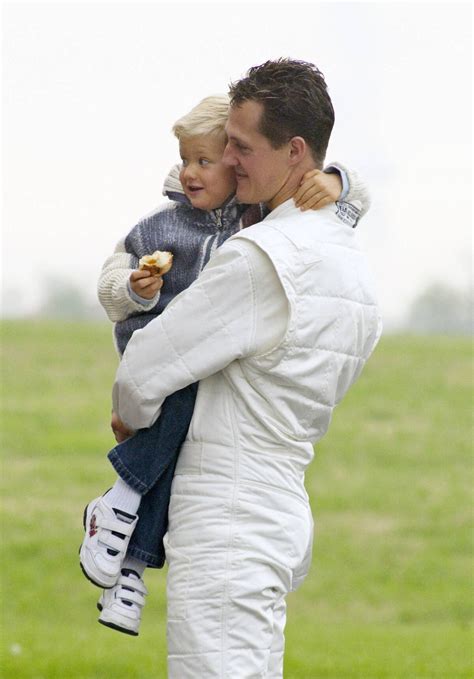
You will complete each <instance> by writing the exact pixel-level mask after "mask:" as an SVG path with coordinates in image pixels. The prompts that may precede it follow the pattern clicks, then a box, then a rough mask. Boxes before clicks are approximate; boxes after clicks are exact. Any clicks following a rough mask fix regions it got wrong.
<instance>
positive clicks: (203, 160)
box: [199, 158, 209, 165]
mask: <svg viewBox="0 0 474 679" xmlns="http://www.w3.org/2000/svg"><path fill="white" fill-rule="evenodd" d="M199 165H209V161H208V160H207V158H199Z"/></svg>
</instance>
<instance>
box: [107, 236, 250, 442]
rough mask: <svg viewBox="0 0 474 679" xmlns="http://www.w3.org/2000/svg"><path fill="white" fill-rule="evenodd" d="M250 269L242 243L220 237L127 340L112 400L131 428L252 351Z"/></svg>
mask: <svg viewBox="0 0 474 679" xmlns="http://www.w3.org/2000/svg"><path fill="white" fill-rule="evenodd" d="M256 315H257V311H256V289H255V272H254V271H253V269H252V266H251V261H250V258H249V257H248V256H247V255H246V253H245V247H243V246H242V245H241V244H240V243H237V242H233V243H231V242H228V243H225V244H224V245H223V246H221V248H220V249H219V250H218V252H217V253H216V255H215V256H214V257H213V258H212V259H211V261H210V262H209V264H208V265H207V266H206V267H205V268H204V270H203V271H202V273H201V275H200V276H199V278H198V279H197V280H196V281H195V282H194V283H193V284H192V285H191V286H190V287H189V288H188V289H187V290H185V291H184V292H182V293H181V294H180V295H178V296H177V297H176V298H175V299H174V300H173V301H172V302H171V303H170V304H169V305H168V307H167V308H166V309H165V311H164V312H163V313H162V314H161V315H160V316H158V317H157V318H155V319H153V320H152V321H151V322H150V323H149V324H148V325H147V326H146V327H145V328H143V329H142V330H137V331H135V333H134V334H133V336H132V338H131V340H130V342H129V343H128V345H127V348H126V350H125V353H124V355H123V357H122V361H121V363H120V366H119V368H118V371H117V376H116V381H115V384H114V387H113V407H114V410H115V412H116V413H117V414H118V415H119V417H120V419H121V420H122V421H123V422H124V423H125V424H126V425H127V426H129V427H130V428H131V429H134V430H135V429H141V428H145V427H150V426H151V425H152V424H153V423H154V422H155V421H156V419H157V418H158V416H159V414H160V410H161V405H162V403H163V401H164V400H165V398H166V397H167V396H169V395H170V394H172V393H174V392H175V391H178V390H179V389H182V388H183V387H185V386H186V385H188V384H191V383H193V382H197V381H199V380H201V379H203V378H205V377H208V376H209V375H212V374H214V373H216V372H218V371H220V370H222V369H223V368H225V367H226V366H227V365H228V364H229V363H231V362H232V361H234V360H236V359H238V358H242V357H244V356H248V355H250V354H252V353H253V352H255V351H256V349H257V345H256V338H255V329H256V325H257V320H256Z"/></svg>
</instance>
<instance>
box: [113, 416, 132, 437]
mask: <svg viewBox="0 0 474 679" xmlns="http://www.w3.org/2000/svg"><path fill="white" fill-rule="evenodd" d="M110 426H111V427H112V431H113V432H114V436H115V440H116V441H117V443H122V441H126V440H127V439H129V438H130V436H132V434H134V433H135V432H133V431H131V430H130V429H128V427H126V426H125V425H124V423H123V422H122V420H121V419H120V418H119V416H118V415H117V413H114V412H112V420H111V421H110Z"/></svg>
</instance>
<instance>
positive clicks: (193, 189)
mask: <svg viewBox="0 0 474 679" xmlns="http://www.w3.org/2000/svg"><path fill="white" fill-rule="evenodd" d="M202 190H203V187H202V186H188V191H189V193H191V194H195V193H197V192H198V191H202Z"/></svg>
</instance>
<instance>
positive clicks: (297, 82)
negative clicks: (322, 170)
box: [229, 58, 334, 167]
mask: <svg viewBox="0 0 474 679" xmlns="http://www.w3.org/2000/svg"><path fill="white" fill-rule="evenodd" d="M229 96H230V103H231V106H239V105H240V104H243V103H244V102H245V101H257V102H260V103H261V104H262V105H263V113H262V117H261V120H260V132H261V133H262V134H263V135H264V136H265V137H267V139H268V140H269V142H270V144H271V145H272V146H273V148H280V147H281V146H283V144H286V142H288V141H289V140H290V139H291V138H292V137H303V139H304V140H305V141H306V143H307V144H308V146H309V148H310V149H311V153H312V156H313V159H314V161H315V163H316V165H317V166H319V167H322V165H323V162H324V158H325V156H326V150H327V146H328V142H329V137H330V136H331V131H332V128H333V125H334V109H333V106H332V102H331V98H330V96H329V94H328V91H327V85H326V82H325V80H324V76H323V74H322V73H321V71H320V70H319V69H318V68H316V66H315V65H314V64H310V63H308V62H306V61H297V60H293V59H283V58H282V59H278V60H276V61H266V62H265V63H264V64H262V65H261V66H253V67H252V68H250V69H249V70H248V72H247V75H246V77H245V78H242V80H239V81H237V82H235V83H232V84H231V86H230V89H229Z"/></svg>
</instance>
